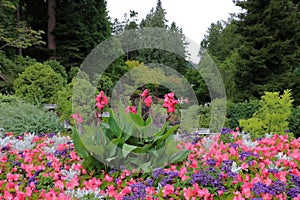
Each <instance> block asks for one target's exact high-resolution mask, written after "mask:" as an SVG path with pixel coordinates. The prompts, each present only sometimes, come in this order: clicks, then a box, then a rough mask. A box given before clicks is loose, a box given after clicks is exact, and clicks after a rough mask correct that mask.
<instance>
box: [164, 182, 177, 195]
mask: <svg viewBox="0 0 300 200" xmlns="http://www.w3.org/2000/svg"><path fill="white" fill-rule="evenodd" d="M162 192H163V194H164V197H166V196H168V195H170V194H173V193H174V186H173V185H169V184H168V185H166V186H165V187H164V189H163V190H162Z"/></svg>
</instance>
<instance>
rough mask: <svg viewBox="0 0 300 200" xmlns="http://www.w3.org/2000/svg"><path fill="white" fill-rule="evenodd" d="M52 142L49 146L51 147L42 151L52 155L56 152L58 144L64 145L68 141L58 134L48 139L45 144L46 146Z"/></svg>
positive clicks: (67, 138) (68, 139)
mask: <svg viewBox="0 0 300 200" xmlns="http://www.w3.org/2000/svg"><path fill="white" fill-rule="evenodd" d="M51 141H53V144H51V145H52V146H51V147H47V146H46V147H44V151H45V152H47V153H54V152H55V151H56V150H57V147H58V145H59V144H65V143H67V142H69V141H71V140H70V138H69V137H65V136H60V134H59V133H58V136H56V135H55V136H53V137H52V138H51V139H48V140H47V141H46V143H47V144H48V145H50V142H51Z"/></svg>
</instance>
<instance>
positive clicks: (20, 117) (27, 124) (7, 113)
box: [0, 101, 62, 134]
mask: <svg viewBox="0 0 300 200" xmlns="http://www.w3.org/2000/svg"><path fill="white" fill-rule="evenodd" d="M0 113H1V115H0V128H3V129H4V130H5V131H6V132H13V133H17V134H22V133H24V132H31V133H49V132H58V131H61V130H62V125H61V124H60V123H59V122H58V118H57V117H56V115H55V114H54V113H52V112H47V113H46V112H44V110H42V109H40V108H39V107H37V106H34V105H31V104H29V103H26V102H23V101H14V102H12V103H8V102H0Z"/></svg>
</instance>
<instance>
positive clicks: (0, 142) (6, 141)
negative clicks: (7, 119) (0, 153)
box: [0, 137, 11, 147]
mask: <svg viewBox="0 0 300 200" xmlns="http://www.w3.org/2000/svg"><path fill="white" fill-rule="evenodd" d="M10 142H11V137H5V138H3V139H2V138H0V147H5V146H7V145H8V144H9V143H10Z"/></svg>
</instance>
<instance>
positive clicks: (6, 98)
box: [0, 93, 21, 103]
mask: <svg viewBox="0 0 300 200" xmlns="http://www.w3.org/2000/svg"><path fill="white" fill-rule="evenodd" d="M19 100H21V99H20V98H18V97H16V96H15V95H3V94H1V93H0V103H17V102H18V101H19Z"/></svg>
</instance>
